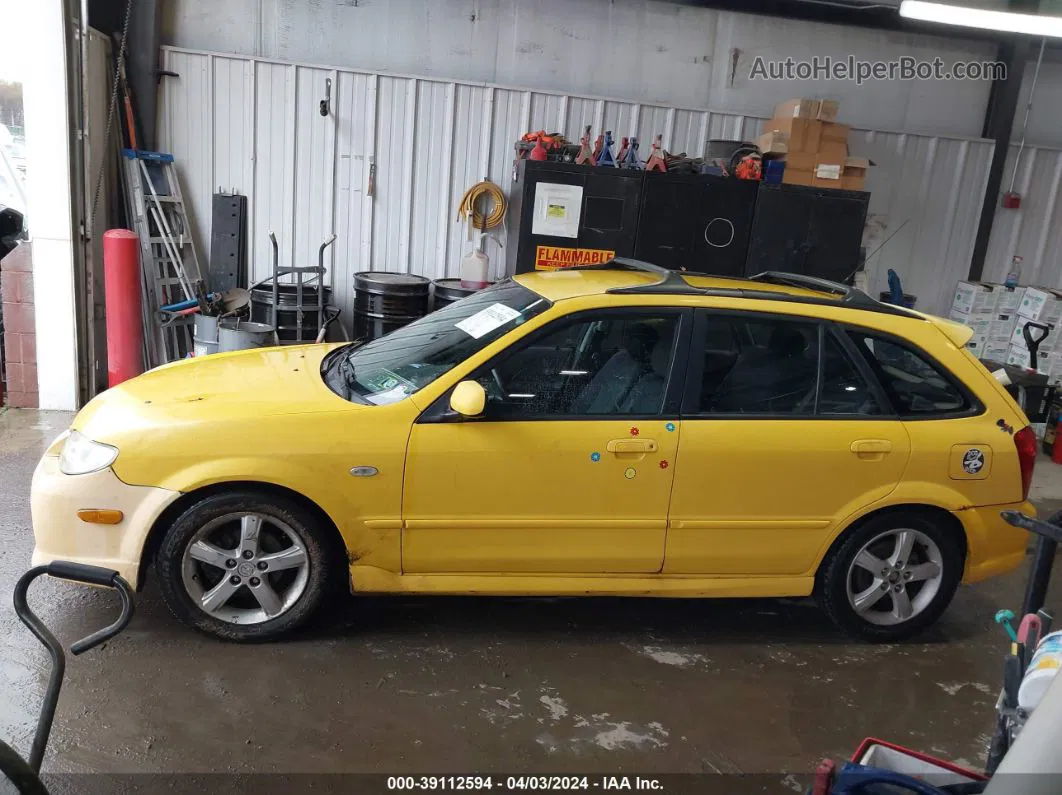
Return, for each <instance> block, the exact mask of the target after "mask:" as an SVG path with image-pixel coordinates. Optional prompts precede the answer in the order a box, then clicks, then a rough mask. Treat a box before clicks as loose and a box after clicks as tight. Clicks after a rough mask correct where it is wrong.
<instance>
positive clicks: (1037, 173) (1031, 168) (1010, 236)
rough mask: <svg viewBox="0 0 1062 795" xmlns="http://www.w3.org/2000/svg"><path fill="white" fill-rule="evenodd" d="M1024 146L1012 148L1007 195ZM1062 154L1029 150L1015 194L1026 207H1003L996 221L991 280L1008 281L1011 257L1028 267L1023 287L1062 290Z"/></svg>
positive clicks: (987, 265)
mask: <svg viewBox="0 0 1062 795" xmlns="http://www.w3.org/2000/svg"><path fill="white" fill-rule="evenodd" d="M1017 154H1018V147H1017V146H1013V145H1012V146H1011V147H1010V151H1009V153H1008V158H1007V166H1006V168H1005V169H1004V171H1003V175H1004V180H1003V190H1010V183H1011V175H1012V174H1014V160H1015V158H1016V156H1017ZM1060 185H1062V151H1060V150H1058V149H1047V148H1044V147H1029V146H1026V147H1025V150H1024V151H1023V152H1022V155H1021V160H1020V161H1019V164H1018V173H1017V176H1016V179H1015V180H1014V190H1016V191H1017V192H1018V193H1020V194H1021V196H1022V201H1021V208H1020V209H1017V210H1008V209H1005V208H1003V207H1001V206H999V204H998V203H997V205H996V220H995V223H994V224H993V226H992V237H991V239H990V240H989V242H988V254H987V256H986V257H985V278H986V279H989V280H991V281H1003V279H1004V277H1005V276H1006V274H1007V271H1008V270H1010V262H1011V258H1012V257H1013V256H1014V255H1018V256H1020V257H1023V258H1024V262H1023V263H1022V276H1021V279H1022V282H1024V283H1026V284H1041V285H1044V286H1045V287H1062V197H1060V196H1059V186H1060Z"/></svg>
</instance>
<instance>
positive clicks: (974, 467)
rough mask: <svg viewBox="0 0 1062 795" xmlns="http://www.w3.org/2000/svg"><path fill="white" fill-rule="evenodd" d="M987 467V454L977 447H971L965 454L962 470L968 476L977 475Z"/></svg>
mask: <svg viewBox="0 0 1062 795" xmlns="http://www.w3.org/2000/svg"><path fill="white" fill-rule="evenodd" d="M984 466H985V454H984V453H982V452H981V451H980V450H978V449H977V448H976V447H971V448H970V449H969V450H967V451H966V453H965V454H963V457H962V468H963V471H965V472H966V474H968V475H976V474H977V473H978V472H980V471H981V470H982V469H984Z"/></svg>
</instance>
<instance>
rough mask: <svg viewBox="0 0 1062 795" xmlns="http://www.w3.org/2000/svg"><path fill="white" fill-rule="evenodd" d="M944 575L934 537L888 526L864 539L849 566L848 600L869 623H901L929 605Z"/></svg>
mask: <svg viewBox="0 0 1062 795" xmlns="http://www.w3.org/2000/svg"><path fill="white" fill-rule="evenodd" d="M943 574H944V565H943V557H942V555H941V552H940V548H939V547H938V546H937V544H936V542H934V541H933V539H931V538H930V537H929V536H928V535H926V534H925V533H923V532H921V531H919V530H914V529H910V528H896V529H892V530H888V531H886V532H884V533H881V534H880V535H878V536H875V537H874V538H873V539H871V540H870V541H869V542H868V543H866V544H864V545H863V547H862V548H861V549H860V550H859V552H858V554H856V556H855V558H853V560H852V564H851V565H850V566H849V567H848V577H847V583H848V603H849V604H850V605H851V606H852V609H853V610H855V612H856V613H857V614H858V615H859V616H860V617H861V618H862V619H863V620H865V621H867V622H869V623H871V624H876V625H878V626H895V625H897V624H902V623H904V622H906V621H909V620H911V619H912V618H914V617H915V616H917V615H919V614H920V613H921V612H922V611H923V610H925V609H926V607H928V606H929V604H930V603H931V602H932V601H933V598H934V597H935V596H936V595H937V592H938V591H939V590H940V586H941V581H942V579H943Z"/></svg>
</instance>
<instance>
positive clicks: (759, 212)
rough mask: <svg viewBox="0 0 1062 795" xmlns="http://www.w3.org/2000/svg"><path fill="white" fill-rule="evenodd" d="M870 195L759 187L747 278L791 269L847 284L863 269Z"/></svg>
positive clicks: (791, 270)
mask: <svg viewBox="0 0 1062 795" xmlns="http://www.w3.org/2000/svg"><path fill="white" fill-rule="evenodd" d="M869 201H870V194H869V193H865V192H863V191H842V190H832V189H829V188H813V187H806V186H802V185H765V184H762V183H761V184H760V186H759V194H758V196H757V198H756V212H755V215H754V218H753V223H752V233H751V235H750V239H749V250H748V259H747V262H746V265H745V274H746V275H748V276H752V275H753V274H756V273H761V272H762V271H770V270H773V271H788V272H790V273H801V274H806V275H808V276H818V277H821V278H823V279H832V280H834V281H845V280H846V279H848V278H849V277H850V276H851V275H852V273H853V272H854V271H855V270H856V269H857V268H858V267H859V247H860V245H861V243H862V239H863V226H864V224H865V223H866V218H867V205H868V203H869Z"/></svg>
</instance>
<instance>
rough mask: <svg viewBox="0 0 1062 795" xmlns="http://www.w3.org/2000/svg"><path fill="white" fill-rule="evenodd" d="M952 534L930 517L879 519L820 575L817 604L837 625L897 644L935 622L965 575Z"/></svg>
mask: <svg viewBox="0 0 1062 795" xmlns="http://www.w3.org/2000/svg"><path fill="white" fill-rule="evenodd" d="M963 564H964V559H963V551H962V548H961V546H960V544H959V542H958V540H957V539H956V538H955V535H954V533H952V532H951V531H950V528H948V527H945V526H942V525H941V524H940V523H938V522H935V521H934V520H933V518H932V517H931V516H929V515H926V514H920V513H917V512H914V511H902V512H893V513H887V514H882V515H881V516H877V517H873V518H871V519H870V520H868V521H866V522H864V523H863V524H862V525H860V526H859V527H857V528H855V529H854V530H853V531H851V532H850V533H849V535H848V537H847V538H845V539H844V541H843V542H842V543H841V544H840V545H839V546H837V547H835V548H834V549H833V550H832V551H831V553H830V555H829V556H828V557H827V559H826V561H825V562H824V564H823V567H822V569H821V570H820V576H819V582H818V597H819V602H820V603H821V604H822V607H823V609H824V610H825V611H826V613H827V614H828V615H829V616H830V618H831V619H832V620H833V622H834V623H835V624H836V625H837V626H838V627H840V628H841V629H842V630H844V631H845V632H847V633H848V634H850V635H853V636H856V637H859V638H863V639H864V640H870V641H883V642H887V641H898V640H903V639H905V638H908V637H910V636H912V635H914V634H916V633H918V632H920V631H921V630H923V629H925V628H926V627H928V626H929V625H931V624H932V623H934V622H935V621H936V620H937V619H938V618H940V616H941V614H942V613H943V612H944V610H945V609H947V606H948V604H949V603H950V602H951V599H952V597H953V596H954V595H955V589H956V588H957V587H958V584H959V579H960V578H961V576H962V569H963Z"/></svg>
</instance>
